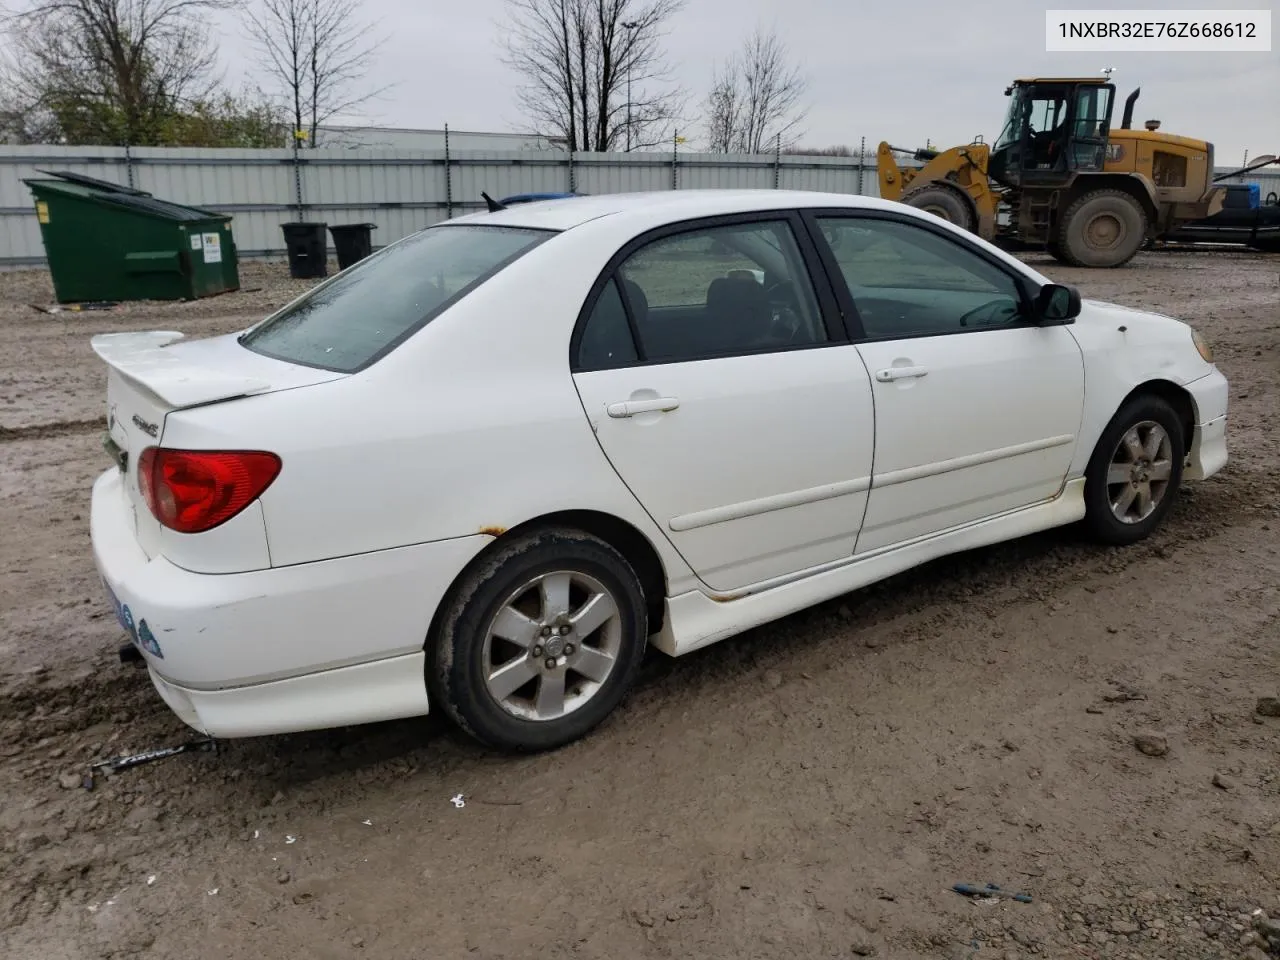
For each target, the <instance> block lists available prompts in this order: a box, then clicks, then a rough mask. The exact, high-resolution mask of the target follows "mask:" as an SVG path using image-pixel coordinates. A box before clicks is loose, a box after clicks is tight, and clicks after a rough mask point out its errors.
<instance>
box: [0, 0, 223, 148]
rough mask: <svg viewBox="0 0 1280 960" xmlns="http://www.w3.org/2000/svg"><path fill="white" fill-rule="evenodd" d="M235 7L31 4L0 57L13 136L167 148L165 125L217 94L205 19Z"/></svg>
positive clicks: (124, 0)
mask: <svg viewBox="0 0 1280 960" xmlns="http://www.w3.org/2000/svg"><path fill="white" fill-rule="evenodd" d="M234 2H235V0H33V2H30V3H27V4H26V5H25V6H23V7H21V8H19V9H17V10H16V11H13V12H11V13H9V14H8V15H7V16H6V17H5V18H4V19H3V21H2V27H3V35H4V37H5V38H6V40H7V42H6V43H5V44H4V47H3V49H4V55H3V57H2V59H0V90H3V91H4V93H3V99H4V101H5V102H4V103H3V104H0V111H2V112H3V113H4V115H5V116H6V118H7V126H8V127H9V128H10V134H9V135H10V136H12V137H14V138H15V139H29V138H33V137H35V138H39V139H42V140H45V141H46V142H48V141H50V140H53V141H56V142H66V143H129V144H135V145H154V144H158V143H161V142H163V141H164V136H165V127H166V123H167V121H168V120H169V119H170V118H172V117H173V116H174V115H175V114H176V113H178V112H180V111H181V109H182V108H183V106H184V105H187V104H191V103H195V102H199V101H202V100H204V99H206V98H207V97H208V96H209V95H210V94H211V93H212V91H213V90H214V88H215V86H216V82H215V80H214V77H213V72H214V67H215V65H216V55H215V52H214V49H213V47H212V45H211V44H210V42H209V36H208V32H207V30H206V28H205V26H204V22H203V20H204V18H206V17H207V16H208V14H209V13H210V12H212V11H214V10H219V9H226V8H228V7H230V6H232V5H233V4H234ZM14 131H16V133H15V132H14Z"/></svg>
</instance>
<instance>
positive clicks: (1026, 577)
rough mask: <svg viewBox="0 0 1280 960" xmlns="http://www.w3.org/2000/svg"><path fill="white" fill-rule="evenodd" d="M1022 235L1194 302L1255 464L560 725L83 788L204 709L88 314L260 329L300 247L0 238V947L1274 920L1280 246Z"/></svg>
mask: <svg viewBox="0 0 1280 960" xmlns="http://www.w3.org/2000/svg"><path fill="white" fill-rule="evenodd" d="M1033 259H1035V261H1036V265H1037V266H1038V267H1040V268H1041V269H1043V270H1045V271H1046V272H1048V273H1049V274H1051V275H1053V276H1055V277H1057V278H1061V279H1064V280H1067V281H1070V282H1075V283H1078V284H1080V285H1081V287H1082V289H1083V290H1084V292H1085V293H1086V295H1090V296H1098V297H1102V298H1104V299H1111V300H1116V301H1119V302H1123V303H1128V304H1133V305H1138V306H1145V307H1150V308H1155V309H1158V310H1161V311H1165V312H1169V313H1173V314H1175V315H1178V316H1182V317H1185V318H1187V319H1190V320H1192V321H1194V322H1195V323H1196V324H1197V325H1198V326H1199V327H1200V329H1201V330H1202V331H1203V332H1204V333H1205V334H1206V335H1207V336H1208V337H1209V338H1210V339H1211V341H1212V342H1213V343H1214V346H1215V349H1216V352H1217V355H1218V359H1219V362H1220V365H1221V367H1222V368H1223V370H1224V371H1225V372H1226V373H1227V375H1228V376H1229V377H1230V379H1231V381H1232V391H1231V399H1232V411H1231V412H1232V421H1231V428H1230V434H1229V437H1230V445H1231V453H1232V461H1231V464H1230V466H1229V467H1228V469H1227V470H1226V471H1225V472H1224V473H1223V474H1222V475H1221V476H1219V477H1217V478H1215V479H1213V480H1211V481H1209V482H1206V483H1203V484H1200V485H1196V486H1193V487H1190V488H1189V489H1187V490H1186V492H1185V495H1184V496H1183V497H1182V499H1181V500H1180V502H1179V505H1178V507H1177V509H1176V511H1175V512H1174V513H1173V515H1172V516H1171V519H1170V521H1169V522H1168V524H1167V526H1166V527H1165V528H1164V529H1163V531H1162V532H1160V533H1159V534H1158V535H1157V536H1156V537H1154V538H1153V539H1152V540H1150V541H1149V542H1147V543H1144V544H1142V545H1140V546H1137V547H1133V548H1130V549H1125V550H1114V549H1101V548H1098V547H1095V546H1092V545H1089V544H1087V543H1085V542H1083V541H1082V540H1081V539H1080V538H1079V536H1078V535H1077V534H1076V533H1074V532H1073V531H1059V532H1055V533H1051V534H1046V535H1042V536H1036V537H1032V538H1029V539H1026V540H1022V541H1019V542H1016V543H1011V544H1006V545H1003V546H999V547H995V548H991V549H986V550H980V551H977V552H974V553H969V554H965V555H962V556H957V557H952V558H950V559H947V560H943V561H940V562H937V563H934V564H931V565H929V566H928V567H926V568H923V569H920V570H917V571H914V572H912V573H909V574H906V575H903V576H899V577H897V578H895V579H893V580H891V581H889V582H886V583H884V584H882V585H879V586H877V587H875V588H872V589H868V590H865V591H863V592H861V593H858V594H854V595H850V596H847V597H844V598H842V599H840V600H836V601H833V602H831V603H827V604H823V605H822V606H820V607H817V608H815V609H813V610H811V611H808V612H806V613H803V614H800V615H797V616H794V617H790V618H788V619H786V620H784V621H782V622H779V623H776V624H773V625H770V626H767V627H763V628H761V629H757V630H753V631H751V632H750V633H749V634H747V635H744V636H742V637H739V638H737V639H735V640H731V641H728V642H725V643H723V644H720V645H717V646H715V647H712V648H710V649H707V650H705V651H702V652H699V653H697V654H694V655H691V656H689V657H687V658H684V659H682V660H680V661H672V660H668V659H665V658H662V657H660V656H659V657H656V658H655V659H653V660H652V662H651V663H649V665H648V666H647V668H646V670H645V672H644V675H643V677H642V680H641V682H640V684H639V686H638V689H637V690H636V691H635V693H634V695H633V696H631V697H630V699H629V700H628V701H627V702H626V703H625V704H624V705H623V707H622V708H621V709H620V710H619V711H618V712H617V713H616V714H615V716H614V717H613V718H612V719H611V721H610V722H608V723H607V724H606V725H605V726H604V727H603V728H601V729H600V730H599V731H598V732H597V733H596V734H594V735H593V736H591V737H590V738H589V739H587V740H586V741H584V742H581V743H579V744H576V745H574V746H571V747H569V748H566V749H564V750H561V751H559V752H557V753H555V754H551V755H545V756H539V757H534V758H522V759H510V758H506V757H501V756H497V755H492V754H489V753H487V752H485V751H483V750H481V749H479V748H478V747H476V746H474V745H473V744H472V743H471V742H469V741H467V740H464V739H462V738H461V737H459V736H458V735H456V734H454V733H453V732H451V731H450V730H448V729H447V728H445V727H444V726H443V725H442V724H441V723H440V722H439V721H437V720H435V719H426V720H418V721H407V722H397V723H388V724H382V725H377V726H370V727H364V728H358V729H348V730H341V731H335V732H327V733H316V734H308V735H304V736H292V737H278V738H270V739H260V740H246V741H235V742H227V743H224V744H222V745H221V747H220V749H219V751H218V752H217V753H216V754H212V753H197V754H188V755H183V756H179V757H175V758H171V759H168V760H164V761H161V762H158V763H155V764H153V765H150V766H145V767H138V768H136V769H133V770H129V771H125V772H121V773H119V774H117V775H115V776H114V777H112V778H110V779H108V780H106V781H105V782H99V783H98V785H97V786H96V788H95V789H93V790H92V791H89V790H86V789H83V788H82V787H81V785H80V784H81V777H82V774H83V773H84V772H85V770H86V768H87V764H88V763H89V762H90V761H92V760H93V759H95V758H101V757H107V756H114V755H117V754H120V753H125V752H129V751H132V750H140V749H143V748H149V747H153V746H158V745H167V744H173V743H177V742H180V741H182V740H184V739H186V738H187V736H188V734H189V731H188V730H187V729H186V728H184V727H183V726H182V724H181V723H180V722H179V721H178V720H177V719H176V718H175V717H173V716H172V715H171V714H170V713H169V712H168V710H167V709H166V708H165V707H164V706H163V705H162V703H161V702H160V700H159V698H158V696H157V695H156V694H155V693H154V691H153V690H152V688H151V686H150V684H149V683H148V681H147V678H146V675H145V673H144V672H143V671H141V670H139V669H137V668H135V667H133V666H131V665H124V664H121V663H119V662H117V660H116V656H115V653H116V648H117V645H118V644H119V643H120V642H121V636H120V634H119V631H118V630H117V629H116V627H115V625H114V621H113V619H112V617H111V616H110V615H109V613H108V611H107V606H106V602H105V600H104V599H103V597H102V595H101V591H100V588H99V586H98V584H97V582H96V578H95V576H94V573H93V569H92V565H91V560H90V553H89V540H88V533H87V514H88V509H87V508H88V491H89V484H90V482H91V480H92V478H93V476H94V475H95V474H96V473H97V472H99V471H100V470H101V469H103V468H104V466H105V460H104V457H103V454H102V453H101V452H100V450H99V447H98V430H99V428H100V423H101V418H102V415H103V409H102V408H103V396H104V389H105V383H104V375H103V371H102V369H101V368H100V367H99V366H98V365H97V363H96V361H95V358H94V357H93V355H92V354H91V353H90V351H89V348H88V344H87V340H88V337H89V336H90V335H91V334H92V333H94V332H99V331H103V330H109V329H111V330H114V329H121V330H123V329H139V328H152V327H164V328H174V329H178V330H182V331H184V332H186V333H187V334H188V335H192V336H198V335H204V334H213V333H218V332H225V331H230V330H235V329H237V328H239V327H242V326H245V325H247V324H248V323H249V322H250V321H251V320H253V319H254V318H256V317H258V316H261V315H262V314H263V313H264V312H265V310H266V309H268V307H269V305H270V304H278V303H281V302H284V300H285V299H286V298H288V297H289V296H291V295H292V293H296V292H297V291H298V290H299V289H301V288H302V285H300V284H297V283H294V284H291V283H290V282H288V281H281V280H280V279H278V278H279V277H280V276H281V274H282V273H283V267H282V266H281V265H279V264H269V265H259V264H249V265H246V267H245V269H244V274H245V277H244V285H245V286H246V287H261V288H262V289H260V290H257V291H256V292H252V293H248V292H246V293H238V294H232V295H228V296H225V297H222V298H218V299H214V300H209V301H202V302H197V303H194V304H188V305H161V304H143V305H133V306H130V307H129V308H127V309H122V310H119V311H115V312H110V313H91V314H76V313H66V312H63V313H58V314H44V313H39V312H37V311H36V310H33V309H31V308H30V307H28V306H26V304H28V303H37V304H41V305H48V304H49V303H50V302H51V301H52V292H51V290H50V289H49V287H48V282H47V280H46V279H45V277H44V276H43V275H42V274H39V273H26V274H0V531H3V534H2V535H0V845H2V848H3V853H2V855H0V957H3V958H5V960H70V958H76V960H79V958H98V957H102V958H107V957H116V958H122V957H155V958H165V960H196V958H202V960H203V958H210V960H237V958H253V960H264V958H266V960H274V958H283V957H295V956H297V957H307V958H315V960H327V958H335V960H336V958H387V960H403V958H454V957H468V958H470V957H475V958H524V957H530V958H533V957H536V958H540V960H541V958H556V957H566V958H567V957H573V958H614V960H616V958H631V957H636V958H682V960H685V958H711V957H715V958H774V957H779V958H798V957H805V958H811V957H813V958H828V957H830V958H836V957H852V956H875V957H880V958H916V957H941V958H975V960H984V958H1001V960H1007V958H1026V957H1033V956H1038V957H1046V958H1071V957H1081V958H1086V957H1108V958H1109V957H1115V958H1130V957H1143V958H1146V957H1152V958H1155V957H1159V958H1166V960H1193V958H1194V960H1203V958H1217V957H1222V958H1228V957H1230V958H1236V957H1250V958H1254V960H1257V958H1258V957H1261V956H1265V955H1266V954H1265V953H1264V952H1263V951H1264V946H1265V943H1266V941H1265V940H1259V939H1256V937H1255V936H1254V935H1253V934H1252V933H1251V930H1252V928H1253V927H1254V926H1256V925H1257V924H1258V923H1259V922H1260V919H1259V918H1258V917H1256V916H1254V911H1256V910H1258V909H1262V910H1264V911H1267V912H1269V913H1270V914H1271V915H1272V916H1276V917H1280V753H1278V751H1277V747H1280V718H1276V717H1269V716H1262V715H1259V714H1258V713H1257V712H1256V710H1255V707H1256V704H1257V701H1258V698H1260V697H1277V696H1280V644H1278V642H1277V641H1278V640H1280V621H1278V617H1277V611H1278V610H1280V424H1278V423H1277V414H1278V413H1280V401H1278V400H1277V382H1278V378H1277V373H1278V372H1280V348H1278V345H1280V257H1276V256H1270V257H1268V256H1264V255H1260V254H1248V253H1217V254H1212V255H1206V254H1187V253H1177V254H1175V253H1165V254H1155V253H1152V254H1144V255H1141V256H1140V257H1139V258H1138V259H1137V260H1136V261H1135V262H1134V264H1133V265H1131V266H1130V267H1129V268H1127V269H1122V270H1118V271H1113V272H1111V271H1094V272H1088V271H1071V270H1065V269H1062V268H1059V267H1058V266H1056V265H1054V264H1052V263H1051V262H1048V261H1044V260H1042V259H1040V258H1033ZM1144 731H1149V732H1153V733H1154V734H1155V735H1157V736H1160V737H1163V738H1165V743H1166V745H1167V753H1164V754H1163V755H1159V756H1149V755H1147V754H1145V753H1143V752H1140V751H1139V750H1138V749H1136V748H1135V746H1134V743H1133V738H1134V736H1135V734H1138V733H1141V732H1144ZM1154 752H1157V753H1158V752H1159V751H1158V750H1156V751H1154ZM458 794H462V795H464V797H465V801H464V802H465V806H462V807H458V806H455V805H454V803H453V802H451V798H453V797H456V796H457V795H458ZM959 882H969V883H977V884H985V883H988V882H989V883H995V884H997V885H1000V886H1002V887H1004V888H1006V889H1008V890H1013V889H1015V888H1016V890H1018V891H1019V892H1025V893H1027V894H1029V895H1030V896H1031V898H1032V902H1031V903H1020V902H1011V901H1008V900H1002V901H1000V902H998V903H974V902H970V901H968V900H966V899H963V898H961V897H959V896H957V895H956V894H955V893H953V892H951V890H950V887H951V885H952V884H953V883H959Z"/></svg>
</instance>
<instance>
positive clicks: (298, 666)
mask: <svg viewBox="0 0 1280 960" xmlns="http://www.w3.org/2000/svg"><path fill="white" fill-rule="evenodd" d="M130 509H131V508H130V507H129V505H128V503H127V502H126V499H125V497H124V496H123V492H122V490H121V486H120V474H119V471H117V470H109V471H107V472H106V473H104V474H102V475H101V476H100V477H99V478H98V480H97V481H96V482H95V483H94V487H93V498H92V506H91V514H90V535H91V538H92V542H93V556H94V562H95V564H96V565H97V568H98V572H99V574H100V575H101V577H102V580H103V583H104V584H105V585H106V587H107V589H108V591H109V592H110V594H111V595H112V598H113V600H114V601H115V604H116V606H117V612H118V613H119V614H122V615H123V616H122V619H123V621H124V625H125V630H126V632H128V633H129V634H130V635H131V637H132V639H133V641H134V643H135V645H137V647H138V648H139V649H140V650H141V651H142V655H143V657H144V658H145V660H146V664H147V667H148V669H149V670H150V672H151V676H152V680H153V682H154V683H155V685H156V688H157V690H159V691H160V694H161V696H162V697H164V699H165V701H166V702H167V703H168V704H169V705H170V707H172V708H173V710H174V711H175V712H176V713H177V714H178V715H179V716H180V717H181V718H182V719H183V720H184V721H185V722H187V723H188V724H190V725H191V726H194V727H196V728H197V729H200V730H203V731H205V732H206V733H208V734H209V735H211V736H225V737H231V736H257V735H261V734H268V733H282V732H288V731H294V730H305V729H318V728H324V727H331V726H342V725H347V724H355V723H364V722H374V721H380V720H388V719H393V718H396V717H405V716H415V715H421V714H425V713H426V712H427V706H428V705H427V693H426V682H425V675H424V673H423V666H424V664H423V648H424V643H425V640H426V635H427V631H428V628H429V625H430V623H431V618H432V616H433V614H434V613H435V610H436V607H437V606H438V605H439V603H440V601H441V599H442V598H443V596H444V594H445V591H447V590H448V588H449V586H450V584H452V582H453V581H454V579H455V578H456V577H457V575H458V574H459V572H461V570H462V569H463V567H464V566H465V565H466V564H467V563H468V562H469V561H470V560H471V559H472V558H473V557H474V556H475V555H476V553H478V552H479V551H480V549H482V548H483V547H484V545H485V544H487V543H489V542H490V538H489V537H486V536H480V535H477V536H471V537H462V538H458V539H453V540H442V541H437V542H434V543H427V544H418V545H415V546H411V547H401V548H398V549H394V550H382V551H378V552H375V553H368V554H360V555H357V556H352V557H342V558H338V559H335V560H325V561H319V562H315V563H305V564H297V565H294V566H288V567H275V568H270V569H266V570H258V571H252V572H248V573H231V574H203V573H192V572H191V571H189V570H184V569H182V568H180V567H177V566H174V565H173V564H172V563H170V562H169V561H168V560H166V559H165V558H163V557H159V556H158V557H156V558H154V559H148V558H147V556H146V554H145V553H144V552H143V551H142V549H141V548H140V547H139V546H138V542H137V539H136V537H135V535H134V532H133V529H132V526H131V524H130V522H129V514H128V511H129V510H130Z"/></svg>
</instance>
